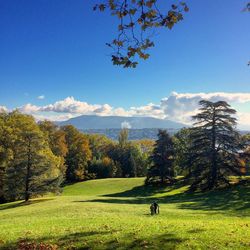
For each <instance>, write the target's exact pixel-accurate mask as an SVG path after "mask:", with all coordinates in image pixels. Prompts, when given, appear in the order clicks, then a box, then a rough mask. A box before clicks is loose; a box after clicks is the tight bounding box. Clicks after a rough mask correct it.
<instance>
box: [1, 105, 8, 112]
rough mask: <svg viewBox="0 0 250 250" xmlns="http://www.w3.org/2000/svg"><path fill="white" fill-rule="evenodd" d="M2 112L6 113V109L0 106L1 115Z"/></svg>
mask: <svg viewBox="0 0 250 250" xmlns="http://www.w3.org/2000/svg"><path fill="white" fill-rule="evenodd" d="M2 112H8V109H7V107H5V106H0V113H2Z"/></svg>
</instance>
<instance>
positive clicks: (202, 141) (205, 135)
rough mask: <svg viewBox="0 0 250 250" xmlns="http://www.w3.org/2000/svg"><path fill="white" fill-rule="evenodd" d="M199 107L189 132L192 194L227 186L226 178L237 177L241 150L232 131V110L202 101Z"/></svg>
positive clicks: (233, 112) (236, 136) (224, 104)
mask: <svg viewBox="0 0 250 250" xmlns="http://www.w3.org/2000/svg"><path fill="white" fill-rule="evenodd" d="M200 106H201V107H200V112H199V113H198V114H197V115H195V116H194V117H193V119H194V120H195V121H196V122H195V123H194V128H193V129H192V133H191V140H192V145H191V148H190V154H191V156H190V157H191V159H192V165H193V169H192V173H191V174H192V178H193V179H192V184H191V187H190V189H191V190H192V191H195V190H197V189H199V190H202V191H206V190H211V189H214V188H218V187H220V186H225V185H229V184H230V181H229V176H230V175H241V171H240V168H241V164H242V162H241V159H240V153H241V152H242V151H243V149H244V145H243V144H242V143H241V140H240V134H239V133H238V132H237V131H236V129H235V127H236V118H235V114H236V111H235V110H234V109H232V108H231V107H230V105H229V104H228V103H226V102H224V101H218V102H211V101H206V100H202V101H200Z"/></svg>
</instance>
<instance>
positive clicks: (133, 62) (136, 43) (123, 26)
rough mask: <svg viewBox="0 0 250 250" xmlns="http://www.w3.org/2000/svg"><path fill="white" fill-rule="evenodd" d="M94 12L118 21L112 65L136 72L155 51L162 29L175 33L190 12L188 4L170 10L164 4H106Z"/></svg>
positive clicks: (130, 0) (140, 0)
mask: <svg viewBox="0 0 250 250" xmlns="http://www.w3.org/2000/svg"><path fill="white" fill-rule="evenodd" d="M94 10H98V11H101V12H102V11H105V10H108V11H109V12H110V14H111V15H112V16H114V17H116V18H117V19H118V25H117V30H118V35H117V37H116V38H114V39H113V41H112V42H110V43H107V46H109V47H110V48H111V49H112V50H113V53H112V62H113V64H114V65H121V66H123V67H125V68H129V67H133V68H135V67H136V66H137V64H138V62H137V60H138V58H140V59H144V60H146V59H148V58H149V56H150V55H149V53H148V49H149V48H152V47H154V41H153V40H152V37H154V35H155V33H156V31H157V30H159V29H160V28H166V29H172V28H173V27H174V26H175V25H176V24H177V23H179V22H180V21H181V20H183V17H184V16H183V13H185V12H188V11H189V8H188V6H187V5H186V3H185V2H180V3H179V4H178V5H176V4H172V5H170V6H169V8H167V9H166V7H165V5H162V4H161V1H160V0H121V1H120V0H106V1H104V0H103V1H101V3H99V4H96V5H95V6H94Z"/></svg>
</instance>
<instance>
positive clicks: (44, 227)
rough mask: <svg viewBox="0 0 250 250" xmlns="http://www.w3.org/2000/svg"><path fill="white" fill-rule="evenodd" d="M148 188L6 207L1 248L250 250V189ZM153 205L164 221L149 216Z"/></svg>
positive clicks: (90, 185) (116, 184)
mask: <svg viewBox="0 0 250 250" xmlns="http://www.w3.org/2000/svg"><path fill="white" fill-rule="evenodd" d="M142 184H143V179H141V178H133V179H106V180H95V181H88V182H84V183H78V184H75V185H71V186H67V187H66V188H65V190H64V193H63V195H62V196H59V197H51V198H44V199H36V200H33V201H32V202H30V203H28V204H25V203H21V202H16V203H8V204H4V205H0V222H1V224H0V249H4V248H10V249H15V248H16V242H17V241H18V240H19V239H20V238H26V239H28V241H36V242H47V243H49V244H56V245H57V246H58V247H59V249H75V248H76V249H112V248H114V249H142V248H147V249H249V248H250V186H242V187H234V188H232V189H230V190H227V191H217V192H212V193H208V194H195V195H191V194H187V193H185V192H184V191H185V189H186V187H178V186H177V187H176V189H169V188H166V189H158V190H156V189H152V188H145V187H144V186H142ZM153 200H158V201H159V203H160V209H161V211H160V212H161V213H160V215H159V216H153V217H152V216H150V215H149V204H150V202H152V201H153Z"/></svg>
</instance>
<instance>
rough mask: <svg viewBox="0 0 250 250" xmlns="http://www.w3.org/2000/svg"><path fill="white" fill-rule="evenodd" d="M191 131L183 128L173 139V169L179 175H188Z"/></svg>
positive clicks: (189, 171)
mask: <svg viewBox="0 0 250 250" xmlns="http://www.w3.org/2000/svg"><path fill="white" fill-rule="evenodd" d="M191 131H192V130H191V129H190V128H183V129H181V130H179V131H178V132H177V133H176V134H175V135H174V137H173V143H174V151H175V159H174V165H175V169H176V170H177V171H178V172H179V173H180V174H184V175H187V174H190V173H191V167H192V165H190V163H189V155H190V147H191V138H190V134H191Z"/></svg>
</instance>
